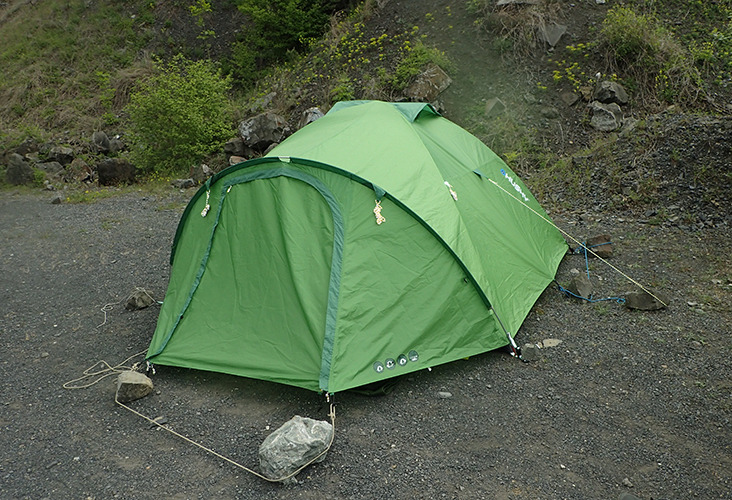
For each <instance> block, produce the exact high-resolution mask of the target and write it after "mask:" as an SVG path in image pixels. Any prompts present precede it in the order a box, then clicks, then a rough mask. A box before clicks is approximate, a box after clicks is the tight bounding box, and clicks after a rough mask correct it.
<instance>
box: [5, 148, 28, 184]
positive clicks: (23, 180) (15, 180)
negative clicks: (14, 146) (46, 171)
mask: <svg viewBox="0 0 732 500" xmlns="http://www.w3.org/2000/svg"><path fill="white" fill-rule="evenodd" d="M5 182H7V183H8V184H12V185H13V186H21V185H23V184H30V183H32V182H33V169H32V168H31V166H30V164H29V163H28V162H27V161H25V158H23V157H22V156H20V155H19V154H18V153H10V154H9V155H8V168H7V170H6V171H5Z"/></svg>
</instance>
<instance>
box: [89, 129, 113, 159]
mask: <svg viewBox="0 0 732 500" xmlns="http://www.w3.org/2000/svg"><path fill="white" fill-rule="evenodd" d="M92 145H93V146H94V148H95V149H96V150H97V152H99V153H102V154H107V153H109V149H110V143H109V137H107V134H105V133H104V132H102V131H101V130H98V131H96V132H94V134H93V135H92Z"/></svg>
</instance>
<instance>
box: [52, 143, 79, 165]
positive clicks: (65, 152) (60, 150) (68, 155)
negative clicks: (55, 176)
mask: <svg viewBox="0 0 732 500" xmlns="http://www.w3.org/2000/svg"><path fill="white" fill-rule="evenodd" d="M46 159H47V160H48V161H57V162H59V163H60V164H61V165H68V164H69V163H71V162H72V161H73V160H74V150H73V149H71V148H69V147H66V146H53V147H52V148H51V150H50V151H49V152H48V155H47V156H46Z"/></svg>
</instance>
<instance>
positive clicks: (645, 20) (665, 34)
mask: <svg viewBox="0 0 732 500" xmlns="http://www.w3.org/2000/svg"><path fill="white" fill-rule="evenodd" d="M597 49H598V51H600V52H601V53H605V54H606V64H607V71H606V72H607V73H612V74H618V75H624V77H625V78H627V79H628V80H632V81H633V82H634V83H635V86H636V88H637V90H638V92H639V93H640V95H641V97H642V98H645V99H646V100H656V101H660V102H666V103H671V102H675V101H677V100H680V99H685V100H691V101H696V100H697V99H699V97H700V93H701V85H702V82H701V77H700V74H699V71H698V70H697V69H696V68H695V67H694V64H693V58H692V57H690V54H689V51H688V50H687V49H685V47H684V46H683V45H682V44H681V43H679V41H678V39H677V38H676V37H675V36H674V34H673V33H672V32H671V31H669V30H668V29H666V28H665V27H664V26H663V23H662V22H661V21H660V20H659V19H658V18H657V17H656V16H654V15H653V14H652V13H647V14H644V13H639V12H636V11H635V10H633V9H632V8H631V7H626V6H616V7H613V8H611V9H610V10H608V12H607V16H606V17H605V19H604V20H603V22H602V25H601V27H600V30H599V31H598V41H597Z"/></svg>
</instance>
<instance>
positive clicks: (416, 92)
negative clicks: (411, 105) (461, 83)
mask: <svg viewBox="0 0 732 500" xmlns="http://www.w3.org/2000/svg"><path fill="white" fill-rule="evenodd" d="M451 83H452V79H451V78H450V77H449V76H448V75H447V73H445V71H444V70H443V69H442V68H440V67H439V66H438V65H436V64H434V63H429V64H428V65H427V66H426V67H425V69H424V71H422V73H420V74H419V75H417V77H416V78H415V79H414V81H413V82H412V84H411V85H409V87H407V89H406V90H405V95H406V96H407V97H408V98H409V99H411V100H412V101H416V102H432V101H434V100H435V99H437V96H438V95H440V94H441V93H442V91H444V90H445V89H446V88H447V87H449V86H450V84H451Z"/></svg>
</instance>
